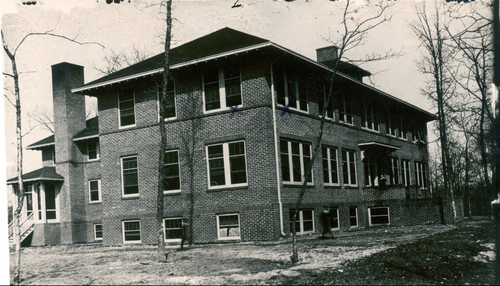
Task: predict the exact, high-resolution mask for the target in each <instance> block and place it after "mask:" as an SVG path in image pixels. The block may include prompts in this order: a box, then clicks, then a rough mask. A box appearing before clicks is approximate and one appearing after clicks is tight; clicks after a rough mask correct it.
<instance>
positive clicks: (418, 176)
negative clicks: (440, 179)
mask: <svg viewBox="0 0 500 286" xmlns="http://www.w3.org/2000/svg"><path fill="white" fill-rule="evenodd" d="M415 180H416V183H417V186H419V187H421V188H422V189H425V188H426V187H427V175H426V173H425V163H422V162H415Z"/></svg>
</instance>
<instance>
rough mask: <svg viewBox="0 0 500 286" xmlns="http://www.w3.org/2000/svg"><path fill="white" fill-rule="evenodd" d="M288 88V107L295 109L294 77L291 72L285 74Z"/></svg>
mask: <svg viewBox="0 0 500 286" xmlns="http://www.w3.org/2000/svg"><path fill="white" fill-rule="evenodd" d="M287 86H288V94H287V95H288V104H290V107H293V108H297V89H296V87H295V75H294V74H292V73H291V72H288V73H287Z"/></svg>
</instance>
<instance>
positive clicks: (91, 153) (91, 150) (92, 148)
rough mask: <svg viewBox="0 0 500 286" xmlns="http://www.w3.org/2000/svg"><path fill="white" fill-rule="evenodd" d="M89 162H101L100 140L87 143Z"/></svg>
mask: <svg viewBox="0 0 500 286" xmlns="http://www.w3.org/2000/svg"><path fill="white" fill-rule="evenodd" d="M87 160H88V161H94V160H99V139H96V140H89V141H88V142H87Z"/></svg>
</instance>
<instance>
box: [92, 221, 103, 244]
mask: <svg viewBox="0 0 500 286" xmlns="http://www.w3.org/2000/svg"><path fill="white" fill-rule="evenodd" d="M94 240H102V224H94Z"/></svg>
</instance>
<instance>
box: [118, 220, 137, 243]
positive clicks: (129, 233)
mask: <svg viewBox="0 0 500 286" xmlns="http://www.w3.org/2000/svg"><path fill="white" fill-rule="evenodd" d="M122 232H123V243H141V221H140V220H124V221H122Z"/></svg>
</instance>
